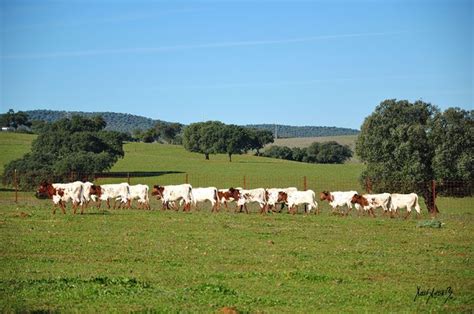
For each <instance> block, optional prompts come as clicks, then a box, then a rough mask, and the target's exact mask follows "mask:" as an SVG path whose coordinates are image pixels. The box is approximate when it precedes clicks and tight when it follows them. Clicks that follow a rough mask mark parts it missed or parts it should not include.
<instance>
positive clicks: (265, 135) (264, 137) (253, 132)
mask: <svg viewBox="0 0 474 314" xmlns="http://www.w3.org/2000/svg"><path fill="white" fill-rule="evenodd" d="M247 134H248V136H249V141H250V146H249V149H255V150H256V151H257V156H259V155H260V149H262V148H263V147H264V146H265V145H267V144H270V143H273V141H274V137H273V132H271V131H269V130H259V129H247Z"/></svg>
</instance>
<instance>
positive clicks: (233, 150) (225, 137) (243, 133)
mask: <svg viewBox="0 0 474 314" xmlns="http://www.w3.org/2000/svg"><path fill="white" fill-rule="evenodd" d="M251 145H252V144H251V137H250V134H249V131H248V129H246V128H244V127H241V126H238V125H233V124H231V125H224V126H223V127H222V128H220V133H219V139H218V141H217V142H216V145H215V149H216V151H217V152H218V153H223V154H227V155H228V156H229V161H230V162H232V155H233V154H243V153H246V152H247V151H248V150H249V149H250V147H251Z"/></svg>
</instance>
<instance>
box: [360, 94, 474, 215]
mask: <svg viewBox="0 0 474 314" xmlns="http://www.w3.org/2000/svg"><path fill="white" fill-rule="evenodd" d="M472 116H473V115H472V111H471V112H470V113H468V112H465V111H463V110H460V109H455V108H451V109H448V110H447V111H446V112H445V113H440V111H439V109H438V108H437V107H435V106H432V105H431V104H429V103H425V102H423V101H416V102H415V103H413V104H412V103H410V102H408V101H406V100H400V101H397V100H395V99H391V100H385V101H383V102H382V103H380V105H379V106H377V107H376V109H375V111H374V112H373V113H372V114H371V115H370V116H368V117H367V118H366V119H365V120H364V123H363V124H362V127H361V133H360V135H359V137H358V139H357V142H356V152H357V154H358V155H359V157H360V158H361V160H362V161H363V162H365V163H366V165H367V168H366V170H364V171H363V173H362V176H361V181H362V182H366V181H367V180H370V182H371V185H372V189H373V190H374V191H378V192H381V191H391V192H392V193H394V192H400V193H408V192H416V193H418V194H420V195H422V196H423V197H424V199H425V203H426V205H427V208H428V210H429V211H430V212H431V213H436V212H438V209H437V207H436V206H435V202H434V199H433V192H434V191H432V185H431V180H444V179H452V178H463V179H469V180H471V181H472V179H473V177H474V176H473V171H472V169H473V168H472V167H473V163H472V156H473V145H474V138H473V127H472V123H473V119H472ZM460 143H463V144H460ZM452 145H453V146H454V147H455V148H454V149H455V150H456V152H453V151H452V150H451V147H452ZM469 156H471V157H469ZM453 167H454V168H455V169H457V170H461V171H457V170H456V171H454V168H453ZM446 169H447V170H446ZM451 173H453V174H457V175H454V176H453V175H451Z"/></svg>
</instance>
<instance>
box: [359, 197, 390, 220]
mask: <svg viewBox="0 0 474 314" xmlns="http://www.w3.org/2000/svg"><path fill="white" fill-rule="evenodd" d="M391 202H392V197H391V195H390V193H381V194H364V195H359V194H354V196H353V197H352V200H351V203H352V204H354V205H355V208H356V209H357V210H359V209H360V208H362V209H363V210H364V211H367V212H368V213H369V214H370V215H372V216H373V217H375V213H374V209H375V208H377V207H382V209H383V211H384V214H386V213H388V212H389V211H390V206H391Z"/></svg>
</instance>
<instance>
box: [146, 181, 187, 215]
mask: <svg viewBox="0 0 474 314" xmlns="http://www.w3.org/2000/svg"><path fill="white" fill-rule="evenodd" d="M192 190H193V188H192V186H191V185H190V184H180V185H164V186H163V185H154V186H153V190H152V192H151V195H153V196H156V198H157V199H158V200H160V199H161V202H162V204H163V208H162V209H165V208H166V209H169V204H170V202H176V201H180V200H183V202H184V207H183V211H189V210H191V203H192V202H193V193H192Z"/></svg>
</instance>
